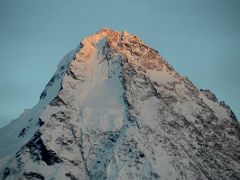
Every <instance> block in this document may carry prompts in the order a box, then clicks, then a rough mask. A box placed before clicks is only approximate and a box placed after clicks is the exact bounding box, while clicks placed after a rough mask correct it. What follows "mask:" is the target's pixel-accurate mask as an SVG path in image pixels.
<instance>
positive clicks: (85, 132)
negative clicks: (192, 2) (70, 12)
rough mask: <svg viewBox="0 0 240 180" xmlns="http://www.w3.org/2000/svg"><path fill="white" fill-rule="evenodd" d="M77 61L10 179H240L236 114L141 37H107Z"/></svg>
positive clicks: (9, 169)
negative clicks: (199, 87)
mask: <svg viewBox="0 0 240 180" xmlns="http://www.w3.org/2000/svg"><path fill="white" fill-rule="evenodd" d="M71 58H72V60H71V61H69V62H70V63H68V64H67V65H66V64H61V66H59V67H60V68H59V72H57V73H56V74H55V75H54V76H53V78H52V79H51V80H50V81H49V83H48V84H47V86H46V88H45V93H43V95H42V98H43V99H44V100H45V99H48V98H49V97H48V96H49V94H51V93H52V89H51V88H52V87H54V85H55V83H56V82H57V81H58V80H59V78H60V75H61V73H63V72H64V70H65V74H63V79H62V81H61V88H60V89H59V91H58V92H57V93H56V96H54V98H52V99H51V100H49V103H48V104H46V105H45V106H46V107H45V108H44V109H43V111H42V112H41V113H40V116H37V117H33V118H32V119H36V121H35V124H36V125H37V127H35V128H36V132H35V133H34V135H33V136H31V137H30V138H29V139H27V140H26V139H24V138H28V136H29V133H28V132H29V131H30V130H31V127H30V126H26V125H25V126H24V127H23V128H22V129H19V132H20V133H19V135H18V136H19V137H20V138H19V139H21V140H22V141H23V142H24V140H26V142H24V143H23V145H22V147H21V148H20V150H18V152H17V153H16V154H15V156H13V157H12V158H11V159H10V160H9V162H7V163H6V165H4V166H3V167H2V169H3V170H2V171H1V173H2V177H3V179H11V178H15V179H59V178H63V179H71V180H78V179H79V180H82V179H83V180H85V179H91V180H95V179H179V180H180V179H181V180H182V179H187V180H188V179H189V180H192V179H214V180H215V179H216V180H219V179H240V151H239V149H240V125H239V122H238V121H237V120H236V117H235V116H234V113H233V112H232V111H231V109H230V107H229V106H227V105H226V104H225V103H224V102H218V100H217V98H216V96H215V95H214V94H213V93H212V92H211V91H210V90H199V89H198V88H197V87H195V86H194V84H193V83H192V82H191V81H190V80H189V79H188V78H184V77H182V76H181V75H179V74H178V73H177V72H176V71H175V70H174V69H173V68H172V67H171V65H169V64H168V63H167V62H166V61H165V60H164V59H163V58H162V57H161V56H160V54H159V53H158V51H156V50H154V49H152V48H150V47H148V46H147V45H145V44H144V43H143V42H142V41H141V40H140V39H139V37H137V36H133V35H130V34H128V33H126V32H125V33H120V32H114V31H112V30H110V29H103V30H102V31H100V32H98V33H97V34H95V35H93V36H90V37H87V38H85V39H84V40H83V41H82V43H81V48H80V49H78V51H77V52H76V53H75V56H74V57H71ZM116 87H117V88H116ZM43 99H42V100H41V102H43V101H44V100H43ZM33 114H34V113H33ZM33 121H34V120H33Z"/></svg>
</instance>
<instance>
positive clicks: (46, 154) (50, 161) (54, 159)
mask: <svg viewBox="0 0 240 180" xmlns="http://www.w3.org/2000/svg"><path fill="white" fill-rule="evenodd" d="M22 151H27V152H28V153H29V154H30V157H31V159H32V160H33V161H40V160H41V161H44V162H45V163H46V164H47V165H49V166H52V165H54V164H58V163H61V162H63V160H62V159H61V158H60V157H58V156H57V154H56V153H55V152H54V151H52V150H48V149H47V147H46V146H45V144H44V143H43V141H42V139H41V134H40V133H36V134H35V135H34V137H33V138H32V140H31V141H29V142H28V143H27V144H26V145H25V146H24V147H23V149H22ZM18 154H21V151H20V152H19V153H18Z"/></svg>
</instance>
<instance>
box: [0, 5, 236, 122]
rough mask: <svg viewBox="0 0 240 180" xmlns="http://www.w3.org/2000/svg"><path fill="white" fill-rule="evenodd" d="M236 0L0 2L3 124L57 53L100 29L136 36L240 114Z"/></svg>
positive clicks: (37, 87)
mask: <svg viewBox="0 0 240 180" xmlns="http://www.w3.org/2000/svg"><path fill="white" fill-rule="evenodd" d="M239 18H240V1H239V0H211V1H209V0H201V1H198V0H181V1H180V0H151V1H149V0H122V1H117V0H101V1H99V0H95V1H93V0H88V1H81V0H69V1H66V0H51V1H49V0H41V1H37V0H21V1H20V0H0V127H2V126H3V125H6V124H7V123H9V122H10V121H11V120H12V119H14V118H17V117H18V116H19V115H20V114H21V113H22V112H23V110H24V109H30V108H32V107H33V105H35V104H36V103H37V102H38V99H39V96H40V93H41V92H42V90H43V89H44V87H45V85H46V83H47V82H48V80H49V79H50V78H51V76H52V75H53V73H54V72H55V70H56V67H57V64H58V63H59V61H60V60H61V58H62V57H63V56H64V54H66V53H67V52H68V51H70V50H71V49H73V48H75V47H76V46H77V44H78V43H79V42H80V41H81V39H82V38H83V37H84V36H86V35H90V34H93V33H95V32H97V31H98V30H99V29H101V28H102V27H110V28H113V29H114V30H118V31H123V30H127V31H129V32H130V33H133V34H137V35H139V36H140V37H141V38H142V39H143V40H144V41H145V42H146V43H147V44H148V45H150V46H151V47H153V48H155V49H157V50H158V51H159V52H160V54H161V55H162V56H163V57H165V58H166V60H167V61H168V62H169V63H170V64H171V65H172V66H173V67H174V68H175V69H176V70H177V71H178V72H179V73H181V74H182V75H184V76H188V77H189V79H191V81H192V82H193V83H194V84H195V85H197V86H198V88H202V89H210V90H212V91H213V92H214V93H215V94H216V95H217V97H218V98H219V100H224V101H225V102H226V103H227V104H229V105H230V106H231V108H232V109H233V111H234V112H235V114H236V115H237V117H238V118H240V70H239V68H240V19H239Z"/></svg>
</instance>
